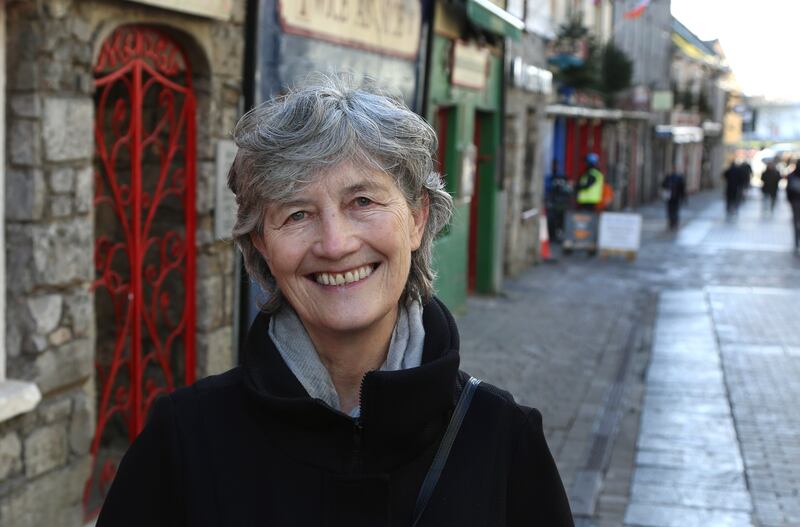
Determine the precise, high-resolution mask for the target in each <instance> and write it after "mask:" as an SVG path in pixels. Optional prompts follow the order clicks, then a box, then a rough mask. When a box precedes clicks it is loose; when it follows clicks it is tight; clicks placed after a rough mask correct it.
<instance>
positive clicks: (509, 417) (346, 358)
mask: <svg viewBox="0 0 800 527" xmlns="http://www.w3.org/2000/svg"><path fill="white" fill-rule="evenodd" d="M234 139H235V141H236V144H237V146H238V148H239V150H238V153H237V155H236V158H235V161H234V164H233V167H232V169H231V171H230V174H229V176H228V184H229V186H230V188H231V190H232V191H233V192H234V194H236V201H237V203H238V212H237V218H236V223H235V226H234V229H233V235H234V239H235V241H236V243H237V245H238V247H239V249H240V250H241V251H242V254H243V257H244V262H245V267H246V268H247V271H248V273H249V274H250V277H251V278H252V279H254V280H256V281H257V282H258V283H259V284H260V285H261V286H262V287H263V288H264V289H265V290H266V291H267V292H268V293H269V299H268V301H267V302H266V304H265V305H264V306H263V308H262V313H260V314H259V315H258V316H257V318H256V320H255V322H254V323H253V326H252V327H251V329H250V332H249V334H248V338H247V341H246V344H245V346H244V349H243V350H242V365H241V366H239V367H237V368H234V369H233V370H231V371H229V372H227V373H225V374H222V375H218V376H214V377H209V378H207V379H204V380H201V381H199V382H198V383H196V384H195V385H193V386H191V387H188V388H182V389H179V390H177V391H175V392H173V393H172V394H170V395H167V396H165V397H163V398H161V399H159V400H158V401H156V402H155V404H154V406H153V410H152V415H151V417H150V421H149V423H148V424H147V426H146V427H145V428H144V430H143V431H142V433H141V435H140V436H139V437H138V438H137V439H136V441H134V443H133V444H132V445H131V447H130V449H129V450H128V452H127V454H126V455H125V457H124V459H123V460H122V462H121V464H120V467H119V471H118V472H117V475H116V478H115V480H114V482H113V484H112V486H111V489H110V491H109V493H108V497H107V499H106V502H105V504H104V507H103V509H102V512H101V513H100V517H99V519H98V522H97V526H98V527H105V526H120V525H136V526H144V525H147V526H162V525H163V526H180V525H292V526H314V527H316V526H320V525H331V526H340V525H341V526H345V525H346V526H349V527H352V526H364V527H365V526H370V527H375V526H389V525H404V526H405V525H407V526H414V525H418V522H420V518H422V523H421V524H422V525H492V526H500V525H505V526H519V527H522V526H531V525H548V526H572V525H573V521H572V516H571V513H570V508H569V504H568V501H567V497H566V493H565V491H564V487H563V485H562V483H561V479H560V477H559V474H558V471H557V469H556V465H555V463H554V461H553V457H552V456H551V454H550V451H549V449H548V447H547V444H546V442H545V437H544V434H543V430H542V416H541V414H540V413H539V412H538V411H537V410H535V409H531V408H527V407H524V406H520V405H518V404H517V403H515V402H514V400H513V398H512V397H511V395H510V394H508V393H507V392H505V391H503V390H500V389H498V388H495V387H492V386H489V385H487V384H485V383H480V382H479V381H476V380H475V379H472V378H471V377H469V376H468V375H467V374H465V373H463V372H460V371H459V369H458V365H459V352H458V347H459V346H458V342H459V337H458V330H457V328H456V324H455V321H454V320H453V317H452V315H451V314H450V312H449V311H448V310H447V308H446V307H445V306H444V304H443V303H442V302H441V301H439V300H438V299H436V298H435V297H433V287H432V281H433V277H434V276H433V270H432V269H431V253H432V243H433V240H434V238H435V237H436V235H437V234H438V233H439V232H440V230H441V229H442V228H443V227H444V226H445V224H446V223H447V222H448V220H449V218H450V215H451V212H452V198H451V197H450V195H449V194H448V193H447V191H446V190H445V189H444V186H443V183H442V178H441V176H440V175H439V174H437V173H436V172H435V171H434V166H435V164H434V161H433V157H432V156H433V154H434V152H435V151H436V135H435V132H434V131H433V129H432V128H431V127H430V126H429V125H428V124H427V123H425V121H424V120H423V119H422V118H420V117H419V116H417V115H416V114H414V113H413V112H411V111H410V110H409V109H408V108H406V107H405V106H404V105H403V104H402V103H401V102H398V101H397V100H396V99H391V98H388V97H385V96H382V95H380V94H379V93H378V92H377V91H374V90H373V89H371V88H368V87H355V86H352V85H350V84H348V82H346V81H345V80H342V79H324V80H321V81H317V82H315V83H314V84H311V85H308V86H306V87H301V88H297V89H294V90H291V91H289V92H288V93H287V94H285V95H284V96H281V97H279V98H276V99H273V100H271V101H268V102H267V103H265V104H264V105H262V106H259V107H257V108H255V109H254V110H252V111H251V112H249V113H248V114H247V115H245V116H244V117H243V118H242V119H241V120H240V122H239V124H238V125H237V126H236V129H235V131H234ZM451 447H452V448H451ZM445 462H446V464H445ZM443 469H444V470H443Z"/></svg>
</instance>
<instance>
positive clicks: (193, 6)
mask: <svg viewBox="0 0 800 527" xmlns="http://www.w3.org/2000/svg"><path fill="white" fill-rule="evenodd" d="M129 1H130V2H137V3H139V4H149V5H154V6H156V7H161V8H163V9H171V10H173V11H180V12H182V13H189V14H192V15H197V16H204V17H209V18H217V19H219V20H229V19H230V18H231V11H233V0H129Z"/></svg>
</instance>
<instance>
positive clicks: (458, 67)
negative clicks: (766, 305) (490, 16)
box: [450, 40, 489, 90]
mask: <svg viewBox="0 0 800 527" xmlns="http://www.w3.org/2000/svg"><path fill="white" fill-rule="evenodd" d="M488 75H489V48H481V47H478V46H476V45H474V44H468V43H466V42H462V41H460V40H456V43H455V45H454V47H453V67H452V71H451V79H450V82H451V83H452V84H453V86H461V87H462V88H474V89H476V90H482V89H483V88H484V87H486V78H487V76H488Z"/></svg>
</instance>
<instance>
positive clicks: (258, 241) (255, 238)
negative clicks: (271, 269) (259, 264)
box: [250, 231, 269, 265]
mask: <svg viewBox="0 0 800 527" xmlns="http://www.w3.org/2000/svg"><path fill="white" fill-rule="evenodd" d="M250 243H252V244H253V246H254V247H255V248H256V250H257V251H258V252H259V254H261V257H262V258H263V259H264V261H265V262H267V265H269V257H268V256H267V244H266V243H264V237H263V235H261V234H259V233H257V232H255V231H253V232H251V233H250Z"/></svg>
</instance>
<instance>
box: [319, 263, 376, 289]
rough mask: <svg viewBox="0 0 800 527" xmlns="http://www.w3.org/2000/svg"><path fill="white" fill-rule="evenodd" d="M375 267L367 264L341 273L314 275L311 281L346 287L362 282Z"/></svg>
mask: <svg viewBox="0 0 800 527" xmlns="http://www.w3.org/2000/svg"><path fill="white" fill-rule="evenodd" d="M377 267H378V266H377V264H369V265H362V266H361V267H356V268H355V269H350V270H348V271H345V272H342V273H327V272H322V273H315V274H314V275H313V279H314V281H315V282H317V283H318V284H320V285H348V284H353V283H355V282H359V281H361V280H364V279H365V278H367V277H368V276H369V275H371V274H372V272H373V271H374V270H375V269H376V268H377Z"/></svg>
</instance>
